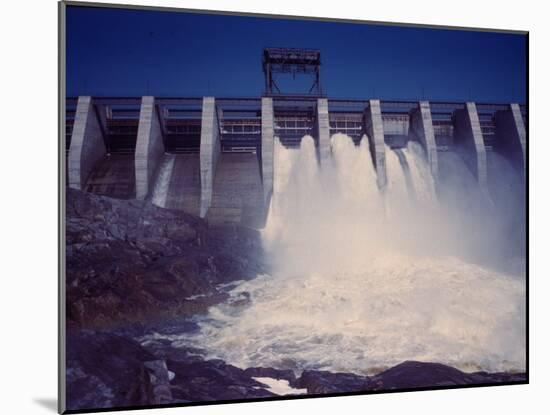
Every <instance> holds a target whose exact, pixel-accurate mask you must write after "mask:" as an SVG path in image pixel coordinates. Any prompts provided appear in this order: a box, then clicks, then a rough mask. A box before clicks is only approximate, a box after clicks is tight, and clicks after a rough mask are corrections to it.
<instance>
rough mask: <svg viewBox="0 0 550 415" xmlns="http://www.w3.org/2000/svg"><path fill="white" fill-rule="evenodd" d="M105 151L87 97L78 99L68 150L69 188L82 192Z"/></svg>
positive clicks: (91, 106)
mask: <svg viewBox="0 0 550 415" xmlns="http://www.w3.org/2000/svg"><path fill="white" fill-rule="evenodd" d="M106 153H107V149H106V148H105V141H104V139H103V132H102V130H101V126H100V125H99V121H98V117H97V114H96V111H95V109H94V106H93V102H92V98H91V97H89V96H81V97H78V102H77V105H76V114H75V120H74V126H73V132H72V135H71V148H70V149H69V160H68V166H67V167H68V170H69V186H70V187H72V188H74V189H79V190H82V189H84V188H85V186H86V181H87V180H88V177H89V176H90V173H91V172H92V170H93V168H94V166H95V165H96V164H97V163H98V162H99V161H100V160H101V159H103V158H104V157H105V154H106Z"/></svg>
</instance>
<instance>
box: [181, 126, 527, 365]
mask: <svg viewBox="0 0 550 415" xmlns="http://www.w3.org/2000/svg"><path fill="white" fill-rule="evenodd" d="M331 146H332V155H333V157H332V159H331V161H330V163H329V164H328V165H324V166H322V167H319V165H318V162H317V155H316V149H315V145H314V140H313V139H312V138H311V137H308V136H306V137H304V138H303V140H302V143H301V146H300V149H299V150H293V149H287V148H285V147H284V146H282V145H281V144H280V142H278V141H277V143H276V148H275V168H276V171H275V183H274V193H273V198H272V204H271V209H270V213H269V219H268V223H267V225H266V228H265V229H264V231H263V232H264V241H265V246H266V251H267V252H268V253H269V255H270V256H271V258H272V261H273V263H274V269H273V272H272V275H263V276H259V277H258V278H256V279H254V280H252V281H248V282H245V283H243V284H241V285H239V286H238V287H236V288H234V289H233V290H232V291H231V292H230V295H231V297H232V298H233V299H235V298H250V302H249V303H248V304H246V305H242V304H243V302H236V301H229V302H228V303H225V304H222V305H219V306H215V307H212V308H211V309H210V313H209V315H208V316H207V318H205V319H203V320H202V321H200V326H201V330H200V332H199V333H198V334H196V335H194V336H193V337H191V338H189V337H188V336H186V337H181V338H180V339H179V340H177V341H176V342H175V343H174V344H175V345H176V346H177V345H178V344H179V343H181V344H189V343H191V344H193V345H196V346H199V347H201V348H204V349H206V350H207V352H208V356H209V357H217V358H222V359H224V360H225V361H227V362H229V363H231V364H234V365H237V366H240V367H243V368H245V367H250V366H266V367H276V368H290V369H294V370H296V371H301V370H304V369H312V368H314V369H323V370H330V371H345V372H355V373H375V372H378V371H380V370H381V369H382V368H386V367H389V366H392V365H395V364H398V363H400V362H402V361H405V360H420V361H430V362H440V363H445V364H449V365H452V366H455V367H458V368H460V369H463V370H487V371H501V370H512V371H513V370H524V369H525V360H524V356H525V348H524V347H525V338H524V333H525V319H524V316H525V309H524V306H525V305H524V304H525V301H524V299H525V284H524V279H523V276H522V275H515V274H511V273H504V272H501V271H497V270H495V269H494V268H491V267H489V266H485V265H480V264H481V263H480V262H475V261H474V260H473V257H471V256H469V254H470V251H469V250H468V249H465V245H467V244H465V242H464V240H466V241H474V240H475V239H476V237H477V236H478V235H479V234H482V233H483V230H487V231H488V232H490V231H491V229H492V228H491V227H490V226H489V227H484V226H485V225H484V221H486V218H485V217H477V216H476V214H477V211H475V210H471V211H466V212H465V211H462V208H463V205H462V204H457V205H454V204H453V202H452V201H456V200H459V199H460V195H461V194H462V195H464V194H465V193H464V192H466V190H468V191H469V192H470V193H472V192H473V193H475V191H473V190H471V189H469V187H470V186H471V183H470V182H468V181H466V182H465V183H461V185H460V186H459V185H456V186H455V187H454V189H446V191H445V192H442V193H441V194H439V193H440V192H438V191H436V184H435V183H434V180H433V178H432V176H431V174H430V171H429V168H428V165H427V162H426V160H425V156H424V153H423V151H422V148H421V147H420V146H419V145H418V144H417V143H409V145H408V147H407V148H404V149H401V150H398V151H394V150H391V149H389V148H387V149H386V163H387V174H388V186H387V188H386V189H385V190H383V191H380V190H379V189H378V187H377V185H376V172H375V170H374V167H373V163H372V158H371V154H370V152H369V147H368V142H367V140H366V139H365V138H363V139H362V140H361V142H360V145H359V146H355V145H354V143H353V141H352V140H351V138H349V137H347V136H345V135H341V134H337V135H334V136H333V137H332V139H331ZM454 162H456V160H454V159H453V163H454ZM444 164H445V166H444V167H443V169H445V168H450V170H451V172H453V173H454V174H461V170H460V169H461V168H462V165H460V166H458V167H457V166H454V165H453V164H452V163H451V164H449V163H448V162H447V161H444ZM442 181H443V183H438V184H437V186H444V185H446V183H447V182H446V178H445V176H444V177H443V179H442ZM465 188H468V189H465ZM453 191H454V192H456V193H453ZM461 192H462V193H461ZM450 195H453V197H451V196H450ZM470 196H471V195H468V196H467V198H466V199H467V200H468V201H469V200H470ZM465 197H466V196H465ZM440 199H442V200H440ZM480 210H482V208H480ZM493 216H495V215H494V212H493ZM477 228H479V230H478V233H476V234H475V235H473V236H468V235H467V233H468V232H470V230H472V229H477ZM478 242H479V246H483V243H482V242H483V241H481V242H480V241H478ZM472 243H473V242H472ZM479 246H478V249H479ZM483 249H484V250H485V251H484V252H486V255H487V256H488V257H491V256H492V255H493V253H492V252H493V251H492V247H491V246H486V247H485V248H483ZM483 249H482V250H483ZM235 304H239V305H235Z"/></svg>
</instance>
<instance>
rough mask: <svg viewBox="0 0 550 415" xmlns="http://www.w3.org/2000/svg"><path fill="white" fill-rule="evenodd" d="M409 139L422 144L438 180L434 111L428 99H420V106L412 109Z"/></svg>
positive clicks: (434, 175)
mask: <svg viewBox="0 0 550 415" xmlns="http://www.w3.org/2000/svg"><path fill="white" fill-rule="evenodd" d="M409 139H413V140H416V141H418V142H420V144H422V147H424V151H425V152H426V157H427V158H428V164H429V166H430V171H431V172H432V176H433V178H434V180H436V181H437V176H438V171H439V168H438V164H437V146H436V144H435V134H434V128H433V123H432V112H431V110H430V103H429V102H428V101H420V102H419V103H418V108H416V109H414V110H412V111H411V114H410V116H409Z"/></svg>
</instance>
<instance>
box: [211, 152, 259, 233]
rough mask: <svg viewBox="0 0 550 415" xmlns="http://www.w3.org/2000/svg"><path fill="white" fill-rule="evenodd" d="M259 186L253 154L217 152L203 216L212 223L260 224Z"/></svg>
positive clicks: (257, 170)
mask: <svg viewBox="0 0 550 415" xmlns="http://www.w3.org/2000/svg"><path fill="white" fill-rule="evenodd" d="M262 187H263V186H262V179H261V174H260V163H259V160H258V155H257V154H253V153H223V154H221V156H220V159H219V163H218V168H217V170H216V175H215V179H214V186H213V191H212V203H211V206H210V208H209V209H208V213H207V215H206V219H207V220H208V222H209V223H212V224H240V225H244V226H249V227H253V228H260V227H262V226H263V224H264V220H265V213H266V212H265V209H264V194H263V188H262Z"/></svg>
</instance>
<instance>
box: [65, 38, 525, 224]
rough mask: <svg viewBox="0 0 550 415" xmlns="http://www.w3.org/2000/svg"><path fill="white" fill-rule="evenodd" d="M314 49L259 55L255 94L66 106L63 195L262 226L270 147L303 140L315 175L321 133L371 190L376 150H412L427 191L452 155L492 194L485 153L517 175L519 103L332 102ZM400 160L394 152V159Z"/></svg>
mask: <svg viewBox="0 0 550 415" xmlns="http://www.w3.org/2000/svg"><path fill="white" fill-rule="evenodd" d="M320 65H321V61H320V53H319V51H316V50H306V49H281V48H269V49H266V50H264V53H263V70H264V74H265V81H266V84H265V91H264V93H263V95H262V96H258V97H239V98H232V97H215V96H206V97H166V96H143V97H106V96H101V97H99V96H78V97H67V99H66V126H65V127H66V131H65V144H66V147H65V148H66V166H67V170H66V180H67V185H68V186H69V187H71V188H75V189H79V190H83V191H87V192H92V193H96V194H100V195H105V196H109V197H114V198H121V199H140V200H145V199H147V200H151V201H152V202H153V203H154V204H156V205H158V206H160V207H163V208H167V209H177V210H182V211H186V212H188V213H191V214H194V215H198V216H200V217H202V218H205V219H206V220H207V221H208V222H209V223H213V224H240V225H244V226H248V227H252V228H263V227H264V225H265V223H266V219H267V213H268V209H269V206H270V203H271V199H272V195H273V193H274V188H276V183H274V182H275V180H276V177H277V175H276V174H275V171H276V170H277V169H278V166H277V158H276V157H275V148H276V146H277V145H279V143H280V144H281V145H282V146H283V147H284V148H286V149H297V148H299V147H300V146H301V144H302V141H303V139H304V137H308V136H309V137H312V139H313V143H314V146H315V154H316V160H317V164H318V165H319V167H320V168H321V169H323V166H324V165H327V164H329V163H330V162H331V160H332V158H333V154H332V149H331V137H334V136H335V135H337V134H340V135H346V136H348V137H350V138H351V139H352V140H353V143H354V144H355V145H356V146H360V145H361V144H362V142H363V141H365V142H366V143H365V144H363V145H368V148H369V150H370V155H371V158H372V165H373V166H374V169H375V172H376V183H377V186H378V188H379V190H380V191H382V192H383V191H384V189H385V188H386V187H387V185H388V179H387V160H386V149H387V148H390V149H392V150H395V151H397V152H399V149H402V148H406V147H407V145H408V144H409V143H411V142H414V143H418V144H419V145H420V147H421V148H422V151H423V153H424V157H425V158H426V161H427V164H428V166H429V171H430V173H431V175H432V177H433V180H434V183H435V185H436V187H437V184H438V177H439V176H440V174H441V170H442V168H443V167H442V163H443V161H442V160H443V159H445V157H446V154H449V153H452V154H456V155H457V156H458V157H460V159H461V160H462V161H463V163H464V164H465V165H466V166H467V168H468V170H469V171H470V172H471V174H472V175H473V176H474V177H475V179H476V182H477V186H478V187H479V190H480V191H481V192H482V193H484V194H487V195H488V197H490V191H489V188H488V187H489V183H490V182H491V181H495V180H498V176H499V172H498V170H496V169H494V168H490V166H489V165H490V160H491V158H493V156H494V155H495V154H497V155H499V156H500V157H502V158H504V159H506V160H507V161H508V162H509V163H510V164H511V165H512V166H513V168H514V169H515V170H516V171H517V172H518V174H519V175H520V177H521V178H522V179H523V180H524V181H525V179H526V158H527V154H526V152H527V132H526V127H527V107H526V105H523V104H519V103H486V102H441V101H430V100H421V101H410V100H391V101H390V100H379V99H375V98H372V97H371V98H365V99H332V98H330V97H328V96H327V95H326V94H324V92H323V90H322V88H321V83H320ZM277 74H293V75H300V76H301V75H304V76H308V77H311V78H312V79H313V82H312V85H311V89H310V90H309V91H308V92H306V93H299V94H296V93H289V92H283V91H281V89H280V88H279V86H278V85H277V83H276V75H277ZM398 154H399V153H398Z"/></svg>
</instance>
